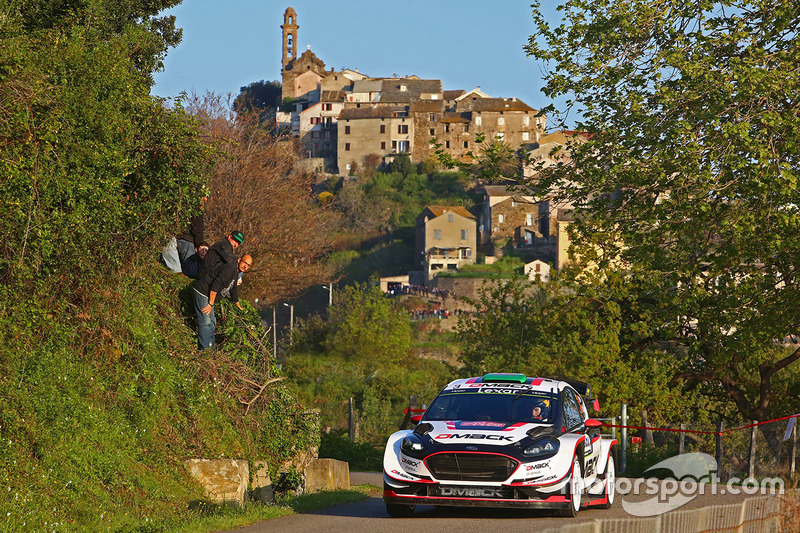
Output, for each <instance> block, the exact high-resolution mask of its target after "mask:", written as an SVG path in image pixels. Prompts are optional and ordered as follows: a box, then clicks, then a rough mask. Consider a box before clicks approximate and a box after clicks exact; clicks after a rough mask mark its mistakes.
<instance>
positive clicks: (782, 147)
mask: <svg viewBox="0 0 800 533" xmlns="http://www.w3.org/2000/svg"><path fill="white" fill-rule="evenodd" d="M534 8H535V9H534V21H535V23H536V25H537V28H538V29H537V32H536V34H535V35H533V36H532V37H531V38H530V41H529V43H528V45H527V47H526V48H527V52H528V54H529V55H530V56H532V57H534V58H536V59H539V60H541V61H543V62H545V64H546V67H547V68H549V72H548V74H547V76H546V87H545V89H544V91H545V93H546V94H547V95H548V96H550V97H554V98H556V97H561V96H566V97H569V99H570V102H571V104H570V107H571V108H572V109H573V110H576V111H578V112H579V114H580V115H581V117H582V118H581V119H580V121H579V122H578V125H577V127H578V129H580V130H582V131H585V132H587V133H588V134H589V141H588V142H586V143H584V144H582V145H575V146H571V151H572V161H573V163H572V164H571V165H566V164H564V163H562V164H561V165H558V166H555V167H553V168H552V169H550V170H546V169H543V174H542V176H543V179H542V180H541V181H540V182H539V183H538V185H540V186H541V187H543V188H546V189H548V190H550V191H559V193H560V195H561V196H562V198H563V199H565V200H569V201H572V202H574V203H575V213H576V223H575V224H574V227H573V230H574V231H573V236H574V238H575V246H576V249H577V251H578V252H579V253H580V254H581V255H582V256H583V257H584V258H586V259H587V260H590V261H594V262H595V264H596V265H598V266H599V267H600V268H601V269H604V268H608V267H609V266H610V265H613V264H614V261H618V263H616V264H617V268H618V267H619V265H625V266H626V268H627V269H628V270H629V271H630V276H631V279H634V280H635V281H636V285H637V286H638V287H640V290H641V296H640V298H639V300H638V302H637V305H638V306H639V307H640V309H641V310H642V312H641V313H639V315H640V316H645V315H646V316H647V317H648V320H647V324H648V325H647V326H646V328H644V329H647V330H648V334H647V335H642V343H643V345H653V344H654V343H662V344H665V343H668V344H669V345H671V346H673V348H674V351H675V352H676V353H682V354H683V358H682V363H683V364H682V368H680V369H679V370H678V371H677V372H676V375H677V376H679V377H681V378H683V379H686V380H690V381H695V382H697V383H700V384H704V385H707V386H706V387H705V388H704V390H706V391H714V392H715V393H717V394H719V395H720V396H723V397H726V398H727V399H728V400H729V401H731V402H732V403H733V404H734V405H735V406H736V409H737V410H738V411H739V412H740V413H741V415H743V416H744V417H746V418H748V419H756V420H765V419H767V418H769V417H770V412H771V405H772V404H773V400H774V397H775V395H776V394H779V392H780V391H779V390H776V389H775V388H774V386H773V385H774V384H775V383H776V380H778V377H779V376H780V375H781V373H784V374H785V373H786V372H785V371H786V369H787V368H788V367H790V365H792V364H793V363H795V361H797V359H799V358H800V348H797V346H796V345H794V346H790V347H781V346H780V343H781V342H782V341H783V339H784V338H786V337H787V336H789V335H793V334H797V330H798V324H800V306H798V305H797V303H796V302H797V301H799V300H800V284H798V279H797V273H798V261H800V240H798V239H797V237H796V236H797V235H798V234H800V217H798V209H800V208H798V205H799V204H798V199H800V196H798V168H800V167H798V161H799V160H800V141H798V139H800V118H798V113H797V106H798V103H797V96H796V95H797V94H800V74H798V72H800V71H799V70H798V66H800V46H798V44H799V43H798V28H800V25H798V21H799V20H800V6H798V5H797V4H796V3H792V2H786V1H773V0H769V1H767V0H724V1H709V2H686V1H677V0H676V1H667V2H656V3H654V2H649V1H644V0H569V1H567V2H566V3H565V4H564V5H563V6H562V7H561V8H560V9H561V10H562V12H563V23H562V24H561V25H560V26H558V27H555V28H551V27H549V26H548V25H547V23H546V22H545V20H544V18H543V16H542V15H541V13H540V12H539V11H538V4H534ZM626 327H627V328H630V327H633V325H631V324H627V325H626ZM765 434H766V436H767V437H768V438H769V439H770V440H771V442H772V443H773V445H774V444H775V443H776V435H775V434H774V430H772V429H771V428H767V429H766V430H765Z"/></svg>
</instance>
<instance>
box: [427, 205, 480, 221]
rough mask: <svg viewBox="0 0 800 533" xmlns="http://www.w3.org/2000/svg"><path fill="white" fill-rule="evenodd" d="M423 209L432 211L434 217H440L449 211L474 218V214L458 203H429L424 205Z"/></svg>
mask: <svg viewBox="0 0 800 533" xmlns="http://www.w3.org/2000/svg"><path fill="white" fill-rule="evenodd" d="M425 209H427V210H428V211H430V212H431V213H433V216H436V217H440V216H442V215H443V214H445V213H447V212H448V211H449V212H451V213H455V214H457V215H461V216H462V217H465V218H475V215H473V214H472V213H470V212H469V211H468V210H467V208H466V207H462V206H460V205H452V206H450V205H429V206H426V207H425Z"/></svg>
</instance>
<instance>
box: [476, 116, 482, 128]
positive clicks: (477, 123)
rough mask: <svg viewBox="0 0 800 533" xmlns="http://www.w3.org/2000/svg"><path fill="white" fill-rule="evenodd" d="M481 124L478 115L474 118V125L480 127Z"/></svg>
mask: <svg viewBox="0 0 800 533" xmlns="http://www.w3.org/2000/svg"><path fill="white" fill-rule="evenodd" d="M481 122H482V121H481V116H480V115H478V116H477V117H475V125H476V126H480V125H481Z"/></svg>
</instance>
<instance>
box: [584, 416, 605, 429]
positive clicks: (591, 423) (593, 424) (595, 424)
mask: <svg viewBox="0 0 800 533" xmlns="http://www.w3.org/2000/svg"><path fill="white" fill-rule="evenodd" d="M584 425H585V426H586V427H587V428H591V429H594V428H599V427H602V426H603V423H602V422H600V421H599V420H596V419H594V418H588V419H586V422H584Z"/></svg>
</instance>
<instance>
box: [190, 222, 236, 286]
mask: <svg viewBox="0 0 800 533" xmlns="http://www.w3.org/2000/svg"><path fill="white" fill-rule="evenodd" d="M243 242H244V235H242V232H241V231H239V230H233V231H232V232H231V234H230V235H228V236H227V237H225V238H224V239H220V240H218V241H217V242H215V243H214V244H212V245H211V247H210V248H209V249H208V252H206V257H205V267H204V270H203V271H202V272H201V273H200V278H202V277H204V276H205V275H206V274H207V273H209V272H213V271H214V270H215V269H216V268H217V267H218V266H219V265H223V264H225V263H235V262H236V255H234V253H233V252H234V250H236V249H237V248H238V247H239V245H240V244H242V243H243Z"/></svg>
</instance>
